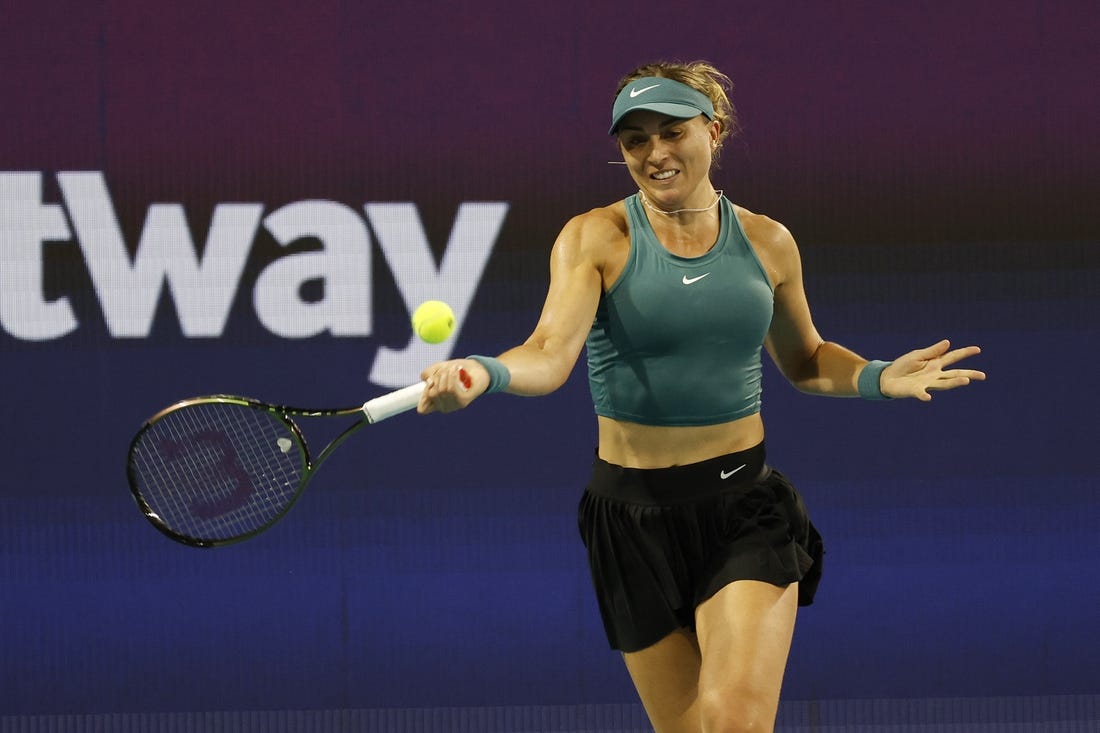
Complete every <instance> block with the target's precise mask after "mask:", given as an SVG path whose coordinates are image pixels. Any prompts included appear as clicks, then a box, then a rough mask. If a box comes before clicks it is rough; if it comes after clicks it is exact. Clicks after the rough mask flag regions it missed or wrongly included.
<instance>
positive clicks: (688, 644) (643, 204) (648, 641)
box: [418, 62, 985, 733]
mask: <svg viewBox="0 0 1100 733" xmlns="http://www.w3.org/2000/svg"><path fill="white" fill-rule="evenodd" d="M728 88H729V80H728V78H727V77H726V76H725V75H724V74H722V73H721V72H719V71H718V70H717V69H715V68H714V67H713V66H711V65H710V64H707V63H705V62H696V63H691V64H678V63H677V64H673V63H656V64H650V65H646V66H643V67H640V68H638V69H636V70H634V71H633V72H631V73H630V74H629V75H627V76H626V78H625V79H623V81H622V82H621V83H620V84H619V87H618V91H617V93H616V97H615V102H614V106H613V108H612V116H611V130H610V132H611V134H612V135H614V136H616V139H617V141H618V146H619V149H620V151H621V153H622V156H623V160H624V161H625V163H626V166H627V170H629V172H630V176H631V178H632V179H633V182H634V184H635V185H636V186H637V188H638V191H637V192H636V193H634V194H632V195H630V196H628V197H627V198H626V199H624V200H622V201H617V202H615V203H613V204H611V205H609V206H603V207H600V208H596V209H593V210H592V211H589V212H587V213H585V214H581V215H579V216H577V217H575V218H573V219H572V220H571V221H569V222H568V223H567V224H566V225H565V227H564V228H563V229H562V231H561V234H560V235H559V236H558V238H557V240H556V242H555V244H554V246H553V249H552V251H551V255H550V286H549V291H548V293H547V296H546V300H545V304H544V306H543V310H542V314H541V316H540V318H539V321H538V323H537V325H536V326H535V329H534V331H533V332H532V334H531V336H530V337H529V338H528V339H527V340H526V341H525V342H524V343H523V344H522V345H520V346H517V347H515V348H513V349H510V350H509V351H506V352H505V353H503V354H501V355H500V356H499V357H496V358H492V357H485V356H472V357H469V358H467V359H455V360H450V361H445V362H440V363H437V364H433V365H432V366H429V367H428V368H427V369H425V370H424V372H423V374H422V377H423V379H425V380H426V382H427V388H426V390H425V392H424V394H423V396H422V398H421V401H420V404H419V406H418V409H419V411H420V412H422V413H428V412H434V411H438V412H449V411H452V410H456V409H459V408H463V407H466V406H467V405H469V404H470V403H471V402H472V401H473V400H474V399H475V398H477V397H479V396H480V395H482V394H486V393H492V392H499V391H508V392H510V393H513V394H518V395H544V394H547V393H549V392H553V391H554V390H555V389H557V388H558V387H560V386H561V385H562V384H563V383H564V382H565V381H566V378H567V377H568V375H569V374H570V372H571V370H572V369H573V367H574V364H575V363H576V361H577V358H578V356H579V355H580V352H581V347H582V346H587V360H588V376H589V383H590V387H591V392H592V399H593V401H594V404H595V411H596V415H597V422H598V453H597V458H596V460H595V464H594V467H593V470H592V476H591V479H590V481H589V483H588V485H587V487H586V488H585V491H584V495H583V497H582V500H581V506H580V517H579V521H580V529H581V534H582V537H583V540H584V542H585V545H586V547H587V550H588V554H589V562H590V567H591V573H592V579H593V582H594V585H595V590H596V595H597V599H598V601H599V607H600V612H601V615H602V617H603V623H604V627H605V629H606V631H607V637H608V640H609V641H610V643H611V646H612V647H613V648H615V649H619V650H621V651H622V653H623V657H624V659H625V661H626V667H627V669H628V671H629V673H630V675H631V678H632V680H633V682H634V685H635V687H636V688H637V691H638V694H639V696H640V698H641V700H642V703H643V705H644V706H645V709H646V712H647V713H648V715H649V718H650V720H651V722H652V724H653V727H654V728H655V730H656V731H657V733H681V732H682V733H688V732H690V733H699V731H707V732H715V731H721V732H722V733H729V732H730V731H770V730H772V729H773V727H774V722H775V716H776V711H777V707H778V702H779V694H780V687H781V684H782V680H783V672H784V669H785V667H786V663H787V656H788V652H789V650H790V645H791V638H792V635H793V631H794V623H795V615H796V611H797V608H798V606H800V605H807V604H809V603H811V602H812V600H813V596H814V592H815V590H816V588H817V585H818V581H819V579H820V577H821V564H822V553H823V548H822V542H821V538H820V537H819V535H818V533H817V531H816V529H815V528H814V526H813V525H812V524H811V523H810V520H809V517H808V515H807V512H806V508H805V506H804V505H803V503H802V500H801V498H800V497H799V495H798V493H797V492H796V491H795V489H794V487H792V486H791V484H790V483H789V482H788V481H787V480H786V479H785V478H784V477H783V475H782V474H781V473H780V472H779V471H777V470H775V469H773V468H771V467H769V466H768V465H767V464H766V463H765V456H764V423H763V421H762V419H761V415H760V383H761V350H762V347H763V348H764V349H766V350H767V351H768V353H769V354H770V356H771V358H772V359H773V360H774V361H775V363H776V365H777V366H778V367H779V369H780V370H781V371H782V373H783V374H784V375H785V376H786V378H787V379H789V380H790V382H791V383H792V384H793V385H794V386H795V387H797V388H798V389H799V390H801V391H803V392H807V393H811V394H821V395H835V396H862V397H864V398H867V399H892V398H903V397H913V398H916V399H919V400H924V401H927V400H930V399H932V394H931V393H932V392H934V391H937V390H948V389H953V388H956V387H962V386H964V385H967V384H969V383H970V382H971V381H973V380H980V379H984V378H985V375H984V374H983V373H982V372H980V371H976V370H973V369H961V368H956V367H955V366H954V365H955V364H956V363H957V362H959V361H960V360H962V359H964V358H966V357H969V356H973V355H975V354H977V353H979V349H978V348H977V347H975V346H969V347H965V348H957V349H952V348H951V346H950V344H949V343H948V341H946V340H945V341H941V342H939V343H937V344H933V345H931V346H928V347H926V348H920V349H916V350H914V351H911V352H909V353H907V354H904V355H903V356H900V357H898V358H897V359H895V360H893V361H892V362H887V361H868V360H867V359H864V358H862V357H861V356H859V355H857V354H855V353H853V352H852V351H850V350H848V349H846V348H844V347H842V346H840V345H838V344H836V343H832V342H829V341H826V340H824V339H823V338H822V337H821V336H820V335H819V333H818V331H817V329H816V328H815V327H814V323H813V319H812V318H811V316H810V309H809V306H808V304H807V300H806V294H805V292H804V289H803V283H802V270H801V264H800V258H799V253H798V248H797V246H796V244H795V241H794V239H793V238H792V236H791V234H790V233H789V232H788V231H787V229H786V228H784V227H783V226H782V225H781V224H779V223H777V222H775V221H773V220H771V219H769V218H768V217H766V216H763V215H760V214H755V213H753V212H751V211H748V210H746V209H745V208H743V207H741V206H738V205H736V204H734V203H731V202H730V201H729V199H727V198H726V197H725V196H724V195H723V194H722V191H720V190H717V189H716V188H715V186H714V184H713V183H712V180H711V174H712V170H713V166H714V162H715V158H716V156H717V154H718V151H719V150H720V148H721V146H722V144H723V142H724V141H725V140H726V139H727V137H728V136H729V135H730V133H731V132H732V131H733V130H735V128H736V119H735V116H734V110H733V108H732V106H731V104H730V102H729V99H728V95H727V89H728ZM460 370H465V371H466V372H467V373H468V374H469V375H470V377H471V378H472V384H471V385H470V386H469V387H468V388H467V387H466V386H465V385H464V384H463V382H462V381H461V379H460Z"/></svg>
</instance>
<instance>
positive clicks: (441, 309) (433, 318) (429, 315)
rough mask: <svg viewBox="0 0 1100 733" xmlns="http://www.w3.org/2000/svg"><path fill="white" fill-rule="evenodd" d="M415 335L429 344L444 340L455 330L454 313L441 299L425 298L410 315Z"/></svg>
mask: <svg viewBox="0 0 1100 733" xmlns="http://www.w3.org/2000/svg"><path fill="white" fill-rule="evenodd" d="M412 327H413V331H415V332H416V335H417V336H419V337H420V338H421V339H422V340H424V341H427V342H428V343H429V344H438V343H440V342H441V341H446V340H447V337H448V336H450V335H451V332H452V331H454V330H455V314H454V311H452V310H451V306H449V305H447V304H446V303H444V302H443V301H442V300H425V301H424V302H423V303H421V304H420V305H419V306H417V308H416V310H415V311H413V315H412Z"/></svg>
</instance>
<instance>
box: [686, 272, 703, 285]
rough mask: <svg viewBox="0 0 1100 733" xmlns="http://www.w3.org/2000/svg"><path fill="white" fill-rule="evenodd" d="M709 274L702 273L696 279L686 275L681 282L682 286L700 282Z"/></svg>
mask: <svg viewBox="0 0 1100 733" xmlns="http://www.w3.org/2000/svg"><path fill="white" fill-rule="evenodd" d="M709 274H710V273H709V272H704V273H703V274H702V275H699V276H697V277H688V276H687V275H684V279H683V280H682V281H681V282H683V283H684V285H692V284H694V283H697V282H699V281H700V280H702V279H703V278H704V277H706V276H707V275H709Z"/></svg>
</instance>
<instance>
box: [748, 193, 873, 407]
mask: <svg viewBox="0 0 1100 733" xmlns="http://www.w3.org/2000/svg"><path fill="white" fill-rule="evenodd" d="M752 218H753V220H754V226H752V231H751V234H750V237H751V239H752V241H753V243H754V245H755V247H756V249H757V252H758V254H759V255H760V259H761V261H762V262H763V263H764V265H765V267H766V268H767V270H768V275H769V276H770V277H771V279H772V285H773V286H774V288H775V295H774V313H773V315H772V322H771V326H770V328H769V329H768V335H767V337H766V339H765V341H764V346H765V348H766V349H767V350H768V353H769V354H770V355H771V357H772V360H773V361H774V362H775V364H776V366H777V367H779V371H780V372H782V373H783V376H785V377H786V378H787V380H788V381H790V383H791V384H792V385H794V386H795V387H796V388H797V389H798V390H800V391H802V392H808V393H811V394H824V395H835V396H853V395H856V394H858V391H857V379H858V377H859V372H860V370H861V369H862V368H863V366H864V365H865V364H866V363H867V360H866V359H864V358H863V357H861V356H859V355H858V354H856V353H855V352H853V351H850V350H849V349H846V348H844V347H843V346H841V345H840V344H836V343H833V342H831V341H826V340H825V339H824V338H822V337H821V334H820V333H818V330H817V327H816V326H815V325H814V322H813V317H812V316H811V314H810V305H809V301H808V300H807V298H806V290H805V286H804V284H803V280H802V259H801V257H800V255H799V252H798V245H797V244H796V243H795V240H794V237H793V236H792V235H791V233H790V232H789V231H788V230H787V228H786V227H784V226H783V225H782V224H780V223H778V222H776V221H773V220H771V219H768V218H767V217H763V216H758V215H754V216H753V217H752Z"/></svg>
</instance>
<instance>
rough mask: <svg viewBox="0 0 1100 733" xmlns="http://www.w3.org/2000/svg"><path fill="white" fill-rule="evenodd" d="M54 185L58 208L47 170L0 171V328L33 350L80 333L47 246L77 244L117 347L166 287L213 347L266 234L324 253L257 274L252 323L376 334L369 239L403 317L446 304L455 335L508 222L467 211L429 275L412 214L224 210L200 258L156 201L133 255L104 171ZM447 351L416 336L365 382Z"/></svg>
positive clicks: (488, 207)
mask: <svg viewBox="0 0 1100 733" xmlns="http://www.w3.org/2000/svg"><path fill="white" fill-rule="evenodd" d="M57 181H58V185H59V188H60V190H61V195H62V198H63V200H64V205H63V206H62V205H60V204H49V203H43V201H42V174H41V173H37V172H28V173H24V172H5V173H0V327H3V329H4V330H5V331H6V332H7V333H8V334H10V335H11V336H14V337H15V338H19V339H23V340H27V341H48V340H51V339H56V338H60V337H62V336H65V335H67V334H69V333H72V332H73V331H75V330H76V329H77V328H79V325H80V324H79V322H78V319H77V318H76V316H75V314H74V313H73V309H72V305H71V303H70V302H69V299H68V298H67V297H65V296H60V297H58V298H56V299H55V300H47V299H46V294H45V292H44V281H45V272H44V269H45V268H44V262H45V261H46V257H45V246H46V245H47V243H50V245H51V246H58V245H57V243H59V242H71V241H72V240H73V239H74V238H75V240H76V243H77V244H78V245H79V247H80V250H81V253H82V254H83V257H84V261H85V263H86V266H87V268H88V274H89V276H90V278H91V282H92V286H93V288H94V289H95V293H96V297H97V298H98V301H99V305H100V308H101V309H102V311H103V316H104V322H105V323H106V325H107V329H108V331H109V333H110V335H111V336H113V337H115V338H146V337H148V335H149V333H150V332H151V330H152V326H153V319H154V317H155V315H156V308H157V303H158V302H159V300H160V298H161V296H162V295H163V293H164V290H165V289H166V288H167V290H168V293H169V295H170V297H171V299H172V302H173V303H174V305H175V310H176V313H177V315H178V318H179V322H180V330H181V332H182V333H183V335H184V336H185V337H187V338H217V337H220V336H221V335H222V333H223V332H224V330H225V326H226V323H227V322H228V319H229V314H230V310H231V308H232V304H233V301H234V300H235V298H236V296H237V292H238V289H239V288H240V283H241V279H242V275H243V272H244V269H245V266H246V263H247V260H248V256H249V254H250V252H251V250H252V245H253V242H254V241H255V237H256V234H257V232H258V230H259V228H260V226H261V225H262V226H263V227H264V229H266V230H267V231H268V232H269V233H270V234H271V235H272V237H273V238H274V239H275V241H276V242H278V243H279V244H280V245H281V246H284V247H285V246H288V245H290V244H291V243H293V242H295V241H298V240H300V239H302V238H306V237H309V238H314V239H316V240H318V241H319V242H320V243H321V249H320V250H316V251H310V252H302V253H294V254H287V255H284V256H282V257H280V258H279V259H277V260H275V261H274V262H273V263H271V264H270V265H268V266H267V267H266V268H265V269H264V270H263V271H262V272H261V273H260V274H259V278H258V279H257V281H256V286H255V289H254V290H253V292H252V304H253V307H254V309H255V312H256V316H257V318H258V320H259V322H260V323H261V324H262V325H263V327H264V328H266V329H267V330H268V331H270V332H271V333H273V334H275V335H277V336H280V337H283V338H304V337H308V336H315V335H318V334H321V333H325V332H328V333H330V334H332V335H333V336H336V337H364V336H369V335H370V334H371V332H372V329H373V318H372V308H371V294H372V288H373V283H372V271H371V249H370V248H371V236H370V232H371V231H372V230H373V232H374V234H375V236H376V237H377V239H378V244H379V246H380V247H381V249H382V253H383V256H384V257H385V260H386V263H387V265H388V266H389V268H390V270H391V272H392V274H393V278H394V282H395V284H396V286H397V289H398V291H399V292H400V294H401V298H402V301H403V302H404V303H405V305H406V307H407V308H408V309H409V311H410V312H411V311H412V309H413V308H415V307H416V305H417V304H418V303H420V302H421V301H423V300H428V299H438V300H445V301H447V302H448V303H450V305H451V307H452V308H453V309H454V311H455V316H456V318H457V320H458V322H459V323H460V324H461V323H462V322H463V320H464V318H465V316H466V314H467V313H468V312H469V308H470V304H471V303H472V302H473V299H474V295H475V293H476V292H477V287H478V285H479V283H480V281H481V276H482V274H483V273H484V270H485V266H486V264H487V263H488V260H489V256H490V255H491V253H492V250H493V246H494V244H495V242H496V239H497V236H498V235H499V233H500V228H501V226H502V224H503V222H504V217H505V215H506V214H507V212H508V204H507V203H505V202H465V203H462V204H461V205H460V206H459V208H458V212H457V214H456V216H455V221H454V225H453V227H452V229H451V233H450V235H449V237H448V240H447V245H446V247H445V249H444V252H443V257H442V259H441V261H440V263H439V265H438V266H436V263H435V257H434V256H433V254H432V248H431V246H430V244H429V242H428V238H427V235H426V234H425V232H424V227H423V225H422V223H421V220H420V216H419V213H418V211H417V209H416V206H415V205H414V204H412V203H367V204H365V205H364V211H365V214H366V219H365V220H364V218H363V217H362V216H361V215H360V214H359V213H358V212H357V211H356V210H355V209H353V208H351V207H349V206H346V205H344V204H341V203H338V202H334V201H323V200H310V201H299V202H294V203H290V204H287V205H285V206H283V207H281V208H279V209H276V210H275V211H273V212H271V213H270V214H268V215H267V216H266V217H264V218H263V219H262V221H261V217H263V214H264V210H263V208H264V207H263V204H260V203H223V204H218V205H217V206H215V208H214V211H213V216H212V217H211V220H210V229H209V231H208V232H207V236H206V241H205V244H204V246H203V247H202V255H201V256H200V255H199V251H198V249H197V248H196V247H195V242H194V239H193V237H192V232H191V231H190V228H189V227H188V224H187V219H186V216H185V210H184V207H183V205H182V204H178V203H156V204H152V205H150V206H149V209H148V212H147V214H146V218H145V222H144V224H143V227H142V230H141V234H140V236H139V239H138V243H137V247H136V250H135V254H134V256H133V258H131V257H130V255H129V251H128V248H127V246H126V241H125V238H124V236H123V233H122V230H121V227H120V226H119V222H118V217H117V216H116V213H115V209H114V205H113V203H112V201H111V197H110V193H109V192H108V190H107V184H106V181H105V179H104V176H103V173H102V172H98V171H92V172H64V173H58V174H57ZM66 211H67V213H68V220H66ZM70 221H71V223H72V228H71V229H70V226H69V222H70ZM368 223H369V225H370V226H369V228H368ZM316 280H320V281H322V284H323V288H322V290H321V291H320V292H321V296H320V297H319V298H317V299H313V300H309V301H307V300H304V299H303V296H302V286H303V284H304V283H306V282H309V281H316ZM453 344H454V339H450V340H448V341H447V342H445V343H443V344H435V345H430V344H425V343H423V342H422V341H420V340H419V339H416V338H415V337H414V336H413V335H412V333H411V331H410V334H409V341H408V343H407V344H406V345H405V347H404V348H402V349H400V350H397V349H392V348H388V347H380V348H379V350H378V355H377V359H376V361H375V363H374V365H373V367H372V369H371V374H370V379H371V381H372V382H374V383H376V384H379V385H382V386H390V387H397V386H400V385H403V384H405V383H407V382H408V381H410V379H414V378H415V377H416V376H417V374H418V372H419V369H420V368H421V367H423V365H424V364H426V363H428V362H430V361H434V360H436V359H444V358H447V357H449V356H450V353H451V349H452V347H453Z"/></svg>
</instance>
